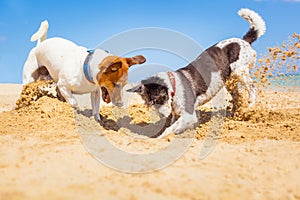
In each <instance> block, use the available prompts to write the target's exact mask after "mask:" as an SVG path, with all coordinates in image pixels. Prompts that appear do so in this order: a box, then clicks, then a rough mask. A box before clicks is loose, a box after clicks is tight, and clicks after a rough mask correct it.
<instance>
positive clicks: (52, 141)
mask: <svg viewBox="0 0 300 200" xmlns="http://www.w3.org/2000/svg"><path fill="white" fill-rule="evenodd" d="M21 89H22V86H20V85H13V84H1V85H0V96H1V97H0V111H1V113H0V143H1V146H0V155H1V159H0V177H1V178H0V199H72V200H74V199H300V190H299V188H300V159H299V158H300V131H299V127H300V92H299V91H298V92H296V91H293V92H284V91H282V92H274V91H264V92H263V95H260V100H259V102H260V105H261V106H260V108H258V109H256V110H252V111H251V110H250V111H249V112H248V114H245V115H244V116H242V117H241V118H239V119H232V118H230V117H227V118H226V119H225V122H224V123H223V128H222V131H221V132H220V135H218V138H217V140H216V141H217V144H216V146H215V148H214V149H213V151H212V152H211V153H210V154H209V155H208V156H207V157H205V158H204V159H201V160H200V159H199V153H200V150H201V147H202V145H203V143H204V141H205V138H206V134H207V130H208V127H209V126H210V123H212V122H211V119H210V118H208V120H205V119H206V118H205V117H207V116H206V115H207V112H202V113H201V115H200V116H201V119H203V121H202V124H200V125H199V126H198V127H197V128H196V129H195V130H192V131H187V132H186V133H184V134H182V135H179V136H174V135H171V136H170V137H168V138H164V139H155V138H154V139H147V140H145V139H144V138H145V137H144V138H143V137H141V138H142V139H140V138H136V137H131V136H132V135H130V134H128V131H126V129H119V130H118V131H113V130H110V131H108V130H105V129H103V128H102V127H100V125H99V127H100V128H101V130H103V132H104V133H105V134H104V136H101V137H106V138H108V140H110V141H111V142H112V143H113V144H114V145H116V146H118V147H119V148H121V149H122V148H123V149H124V150H126V151H131V152H137V151H139V152H151V151H153V152H154V151H156V150H157V149H160V148H162V147H166V146H168V145H169V144H170V143H171V142H172V141H174V140H175V139H176V140H179V141H180V140H185V139H186V138H191V137H192V138H194V140H193V142H192V144H191V146H190V147H189V148H188V150H187V151H186V152H185V153H184V154H183V156H182V157H180V158H179V159H178V160H177V161H175V162H173V163H172V164H171V165H169V166H167V167H165V168H163V169H161V170H157V171H155V172H150V173H139V174H133V173H124V172H120V171H118V170H114V169H112V168H109V167H107V166H105V165H103V164H102V163H100V162H98V161H97V160H96V159H95V158H94V157H93V156H92V155H91V154H89V153H88V152H87V150H86V149H85V147H84V146H83V144H82V140H81V139H80V134H79V133H80V131H81V129H80V127H79V128H78V123H79V122H80V123H83V124H84V125H91V126H94V125H95V122H94V121H93V118H91V117H89V116H88V115H87V114H84V113H80V114H74V111H73V109H72V108H71V107H70V106H69V105H68V104H67V103H65V102H62V101H59V100H58V99H56V98H52V97H49V96H41V97H39V98H37V99H35V100H34V102H33V103H32V104H30V105H29V106H28V105H23V104H19V105H22V106H19V105H18V106H16V104H15V103H16V101H17V99H18V98H19V96H20V93H21ZM16 108H17V109H16ZM145 109H146V108H143V107H142V106H140V107H139V106H133V107H130V109H128V113H127V114H128V115H130V116H132V117H133V118H134V117H136V118H134V119H135V121H134V122H135V123H145V122H149V121H151V120H152V121H155V120H157V119H153V118H151V117H149V116H148V117H147V112H148V111H149V110H147V112H145ZM85 112H86V113H88V112H89V110H85ZM117 112H119V110H116V108H112V107H107V106H106V107H103V108H102V114H103V115H104V116H105V115H107V116H112V114H109V113H113V114H116V113H117ZM76 113H77V112H76ZM135 114H136V115H135ZM74 115H76V117H75V118H76V120H75V119H74ZM139 119H140V120H139ZM141 119H143V120H141ZM78 120H79V121H78ZM95 126H97V124H96V125H95ZM81 128H83V129H85V127H84V126H82V127H81ZM88 128H89V127H86V129H88ZM110 159H111V160H118V159H121V158H118V157H116V156H115V155H111V158H110ZM148 164H150V163H148ZM146 165H147V163H146Z"/></svg>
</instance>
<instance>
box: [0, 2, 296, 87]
mask: <svg viewBox="0 0 300 200" xmlns="http://www.w3.org/2000/svg"><path fill="white" fill-rule="evenodd" d="M243 7H246V8H250V9H253V10H255V11H256V12H258V13H259V14H260V15H261V16H262V17H263V18H264V20H265V21H266V24H267V32H266V33H265V35H263V36H262V37H261V38H259V40H258V41H256V42H255V43H254V45H253V47H254V48H255V49H256V50H257V52H258V54H261V53H264V52H266V48H267V47H270V46H275V45H277V44H280V43H281V42H282V41H284V40H286V39H287V37H288V36H289V35H291V34H292V33H294V32H297V33H299V32H300V23H299V19H300V1H299V0H273V1H272V0H268V1H267V0H256V1H255V0H212V1H209V0H206V1H204V0H203V1H201V0H182V1H176V0H172V1H167V0H165V1H162V0H151V1H149V0H144V1H142V0H139V1H138V0H130V1H124V0H123V1H122V0H109V1H108V0H105V1H101V0H89V1H86V0H76V1H74V0H0V70H1V73H0V83H21V82H22V69H23V64H24V62H25V60H26V58H27V56H28V53H29V51H30V50H31V48H33V47H34V46H35V45H36V44H35V43H32V42H30V37H31V35H32V34H33V33H34V32H35V31H36V30H37V29H38V28H39V25H40V22H41V21H43V20H45V19H47V20H48V22H49V32H48V37H54V36H59V37H64V38H66V39H69V40H72V41H73V42H75V43H76V44H78V45H81V46H85V47H87V48H94V47H96V46H97V45H98V44H99V43H101V42H102V41H104V40H106V39H107V38H109V37H111V36H113V35H116V34H118V33H120V32H124V31H127V30H130V29H135V28H143V27H161V28H167V29H171V30H176V31H178V32H180V33H183V34H185V35H187V36H189V37H191V38H192V39H193V40H195V41H196V42H197V43H198V44H199V45H201V46H202V47H204V48H207V47H209V46H210V45H213V44H215V43H216V42H218V41H220V40H223V39H226V38H230V37H242V36H243V35H244V34H245V33H246V32H247V30H248V29H249V26H248V23H247V22H246V21H244V20H243V19H242V18H240V17H239V16H238V15H237V11H238V10H239V9H240V8H243ZM108 50H109V49H108ZM199 53H200V52H199ZM145 56H146V57H147V59H148V60H151V61H153V60H155V59H156V58H155V54H151V53H149V55H145ZM151 56H154V57H151ZM158 59H159V58H158ZM157 62H158V63H160V61H159V60H158V61H157ZM172 67H173V68H174V69H176V68H178V67H181V64H178V65H176V64H174V63H172Z"/></svg>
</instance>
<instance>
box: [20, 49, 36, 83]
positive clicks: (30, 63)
mask: <svg viewBox="0 0 300 200" xmlns="http://www.w3.org/2000/svg"><path fill="white" fill-rule="evenodd" d="M38 68H39V65H38V61H37V58H36V56H35V48H33V49H32V50H31V51H30V53H29V55H28V58H27V60H26V62H25V64H24V67H23V84H28V83H31V82H34V81H35V77H34V72H35V71H36V70H37V69H38Z"/></svg>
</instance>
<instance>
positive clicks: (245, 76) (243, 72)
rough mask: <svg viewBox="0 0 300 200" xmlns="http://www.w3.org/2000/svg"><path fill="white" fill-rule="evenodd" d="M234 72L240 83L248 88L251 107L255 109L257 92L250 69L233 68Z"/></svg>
mask: <svg viewBox="0 0 300 200" xmlns="http://www.w3.org/2000/svg"><path fill="white" fill-rule="evenodd" d="M232 72H233V73H234V76H236V77H237V79H238V80H239V82H240V83H241V84H242V85H243V86H244V87H245V88H246V90H247V92H248V93H249V106H250V107H253V106H254V105H255V102H256V93H257V91H256V88H255V86H254V84H253V80H252V78H251V76H250V72H249V69H248V67H239V68H235V69H234V68H233V70H232Z"/></svg>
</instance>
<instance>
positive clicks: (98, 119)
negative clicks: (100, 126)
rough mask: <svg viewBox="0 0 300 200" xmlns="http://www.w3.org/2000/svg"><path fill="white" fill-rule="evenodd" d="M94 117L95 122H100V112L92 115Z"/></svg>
mask: <svg viewBox="0 0 300 200" xmlns="http://www.w3.org/2000/svg"><path fill="white" fill-rule="evenodd" d="M94 118H95V120H96V121H97V122H100V121H101V117H100V114H99V113H98V114H96V115H94Z"/></svg>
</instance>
